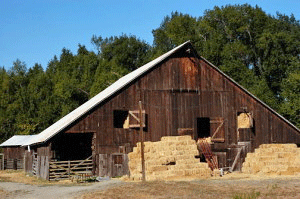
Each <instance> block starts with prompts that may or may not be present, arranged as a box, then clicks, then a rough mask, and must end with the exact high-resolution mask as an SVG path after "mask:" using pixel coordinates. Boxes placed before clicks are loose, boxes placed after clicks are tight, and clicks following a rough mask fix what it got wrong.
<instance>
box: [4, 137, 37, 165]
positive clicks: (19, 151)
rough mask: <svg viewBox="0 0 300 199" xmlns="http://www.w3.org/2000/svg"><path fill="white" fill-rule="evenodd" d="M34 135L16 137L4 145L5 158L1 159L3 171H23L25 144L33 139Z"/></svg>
mask: <svg viewBox="0 0 300 199" xmlns="http://www.w3.org/2000/svg"><path fill="white" fill-rule="evenodd" d="M33 137H34V135H14V136H13V137H11V138H9V139H8V140H6V141H5V142H3V143H2V144H0V147H2V148H3V157H2V159H1V161H3V162H2V165H3V166H2V167H1V168H2V169H15V170H16V169H23V168H24V153H25V148H24V147H22V146H23V144H25V143H26V142H28V141H29V140H30V139H32V138H33Z"/></svg>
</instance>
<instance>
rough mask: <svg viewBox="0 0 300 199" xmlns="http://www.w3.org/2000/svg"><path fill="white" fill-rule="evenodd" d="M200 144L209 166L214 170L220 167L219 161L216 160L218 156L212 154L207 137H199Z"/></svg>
mask: <svg viewBox="0 0 300 199" xmlns="http://www.w3.org/2000/svg"><path fill="white" fill-rule="evenodd" d="M197 144H198V146H199V147H200V149H201V152H202V154H203V155H204V157H205V160H206V162H207V163H208V166H209V168H210V169H211V170H212V171H213V170H215V169H218V168H219V167H218V162H217V160H216V156H215V155H213V154H212V152H211V146H210V144H209V143H208V142H207V140H206V139H205V138H202V139H198V142H197Z"/></svg>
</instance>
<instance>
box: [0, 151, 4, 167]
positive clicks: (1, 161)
mask: <svg viewBox="0 0 300 199" xmlns="http://www.w3.org/2000/svg"><path fill="white" fill-rule="evenodd" d="M0 170H4V154H3V153H0Z"/></svg>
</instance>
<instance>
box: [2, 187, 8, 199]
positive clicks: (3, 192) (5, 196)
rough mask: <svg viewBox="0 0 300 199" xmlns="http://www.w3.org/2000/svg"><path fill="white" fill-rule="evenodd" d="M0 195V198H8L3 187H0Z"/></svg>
mask: <svg viewBox="0 0 300 199" xmlns="http://www.w3.org/2000/svg"><path fill="white" fill-rule="evenodd" d="M0 196H1V198H8V196H9V193H8V192H7V191H4V190H3V189H0Z"/></svg>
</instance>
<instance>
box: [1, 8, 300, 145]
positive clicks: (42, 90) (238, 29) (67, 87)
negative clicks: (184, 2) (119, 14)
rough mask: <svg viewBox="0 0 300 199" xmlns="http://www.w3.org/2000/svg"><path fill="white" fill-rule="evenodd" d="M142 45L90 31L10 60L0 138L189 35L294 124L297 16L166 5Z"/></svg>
mask: <svg viewBox="0 0 300 199" xmlns="http://www.w3.org/2000/svg"><path fill="white" fill-rule="evenodd" d="M152 33H153V37H154V41H153V44H152V45H149V44H148V43H146V42H145V41H143V40H141V39H139V38H137V37H136V36H134V35H130V36H128V35H121V36H114V37H109V38H102V37H101V36H96V35H94V36H93V37H92V38H91V42H92V44H93V45H94V47H95V50H94V51H89V50H87V49H86V47H85V46H83V45H80V44H79V45H78V50H77V53H76V54H73V53H72V52H71V51H70V50H68V49H66V48H63V49H62V51H61V54H60V55H59V56H54V57H53V59H52V60H50V61H49V63H48V65H47V67H46V69H45V70H44V69H43V67H42V66H41V65H39V64H35V65H34V66H32V67H30V68H27V66H26V64H25V63H24V62H22V61H20V60H16V61H15V62H14V63H13V66H12V67H11V68H10V69H9V70H5V68H4V67H2V68H0V101H1V104H0V141H1V142H2V141H4V140H6V139H8V138H9V137H11V136H12V135H14V134H21V135H29V134H36V133H39V132H41V131H42V130H44V129H45V128H47V127H48V126H49V125H51V124H53V123H54V122H55V121H57V120H59V119H60V118H61V117H63V116H64V115H66V114H67V113H69V112H70V111H72V110H73V109H75V108H76V107H78V106H80V105H81V104H83V103H84V102H86V101H87V100H89V99H90V98H91V97H93V96H94V95H96V94H98V93H99V92H100V91H102V90H104V89H105V88H106V87H108V86H109V85H111V84H112V83H113V82H115V81H116V80H117V79H119V78H120V77H122V76H124V75H125V74H127V73H129V72H131V71H133V70H135V69H137V68H138V67H140V66H142V65H144V64H145V63H147V62H149V61H151V60H152V59H154V58H156V57H158V56H160V55H162V54H163V53H165V52H167V51H169V50H171V49H172V48H174V47H176V46H178V45H179V44H182V43H183V42H185V41H187V40H190V41H191V42H192V43H193V45H194V47H195V48H196V50H197V51H198V52H199V54H200V55H201V56H203V57H205V58H206V59H207V60H209V61H210V62H212V63H213V64H214V65H216V66H218V67H219V68H220V69H221V70H222V71H224V72H225V73H226V74H228V75H229V76H230V77H231V78H233V79H234V80H235V81H237V82H238V83H239V84H241V85H242V86H243V87H245V88H246V89H248V90H249V91H250V92H251V93H253V94H254V95H256V96H257V97H258V98H260V99H261V100H262V101H264V102H265V103H266V104H268V105H269V106H270V107H272V108H273V109H275V110H276V111H278V112H279V113H280V114H282V115H283V116H284V117H286V118H287V119H289V120H290V121H292V122H293V123H294V124H295V125H297V126H298V127H300V24H299V21H298V20H296V19H295V17H294V16H293V15H291V16H286V15H284V14H280V13H277V15H276V16H271V15H269V14H267V13H265V12H264V11H263V10H262V9H261V8H260V7H258V6H255V7H252V6H250V5H248V4H244V5H227V6H223V7H214V9H212V10H206V11H205V13H204V14H203V16H200V17H193V16H190V15H189V14H183V13H178V12H174V13H172V14H171V15H170V16H166V17H165V18H164V19H163V21H162V23H161V25H160V26H159V27H158V28H156V29H154V30H152Z"/></svg>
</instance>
